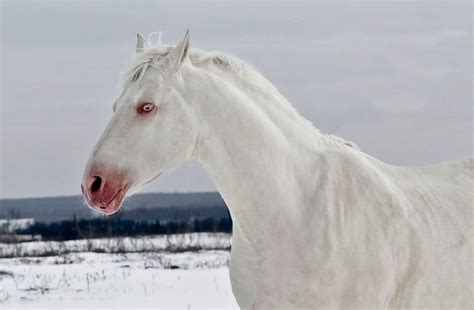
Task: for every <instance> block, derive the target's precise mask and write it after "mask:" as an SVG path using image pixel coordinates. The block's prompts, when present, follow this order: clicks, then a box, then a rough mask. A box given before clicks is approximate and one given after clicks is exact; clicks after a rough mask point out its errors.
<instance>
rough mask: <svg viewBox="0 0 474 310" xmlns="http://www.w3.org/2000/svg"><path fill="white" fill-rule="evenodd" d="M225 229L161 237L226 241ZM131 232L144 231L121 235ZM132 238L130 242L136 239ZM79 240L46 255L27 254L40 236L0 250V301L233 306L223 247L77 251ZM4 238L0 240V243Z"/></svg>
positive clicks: (6, 303) (102, 241) (14, 305)
mask: <svg viewBox="0 0 474 310" xmlns="http://www.w3.org/2000/svg"><path fill="white" fill-rule="evenodd" d="M228 237H229V236H228V235H225V234H186V235H177V236H173V237H171V238H170V237H168V240H174V241H177V240H181V241H179V242H182V240H187V242H189V243H188V245H199V246H202V245H205V244H207V246H209V247H211V246H214V247H215V245H216V244H225V243H226V242H229V238H228ZM131 239H137V240H142V239H145V238H128V239H127V240H129V241H130V240H131ZM148 239H150V240H152V241H153V242H155V244H156V245H157V244H159V243H160V242H163V240H167V238H166V237H165V236H156V237H148ZM137 240H135V242H136V243H140V242H142V241H137ZM193 240H194V241H193ZM218 240H220V241H218ZM224 240H227V241H224ZM85 241H86V240H80V241H74V242H71V241H68V242H66V243H65V245H63V246H61V247H62V248H64V246H66V247H67V246H76V248H74V247H72V249H74V251H75V252H72V251H71V252H69V253H63V254H58V255H51V256H30V254H33V253H34V251H33V250H36V251H38V249H40V248H43V247H44V246H45V245H46V246H48V244H47V243H45V242H31V243H29V244H25V245H22V244H19V245H20V246H25V249H28V250H24V251H23V252H21V253H23V254H24V257H12V258H1V259H0V308H3V307H4V308H5V309H11V308H31V307H35V308H38V307H45V308H48V309H49V308H61V309H64V308H71V307H81V308H83V307H93V308H94V307H100V308H103V307H114V308H117V307H119V308H137V307H153V308H160V309H166V308H178V309H179V308H181V309H196V308H219V309H236V308H237V304H236V302H235V299H234V297H233V295H232V291H231V286H230V281H229V274H228V263H229V257H230V252H229V251H228V249H225V250H222V249H200V250H196V247H192V248H191V249H192V250H184V247H181V248H179V250H178V251H175V249H176V248H173V247H171V249H172V250H173V251H169V249H162V250H157V249H156V248H155V249H153V250H147V251H145V250H142V251H140V252H131V253H130V252H120V253H113V251H111V250H110V249H107V250H108V251H109V253H93V252H89V251H79V250H80V249H79V247H77V245H81V244H82V242H85ZM93 241H94V242H95V243H96V245H97V244H101V245H102V246H103V245H104V244H107V242H109V240H107V239H98V240H93ZM174 241H169V242H170V243H171V244H173V242H174ZM110 244H112V243H110ZM125 244H127V243H126V242H125ZM129 244H130V243H129ZM175 244H176V243H175ZM5 246H6V245H3V244H0V248H3V247H5ZM61 247H58V248H61ZM130 249H132V247H130ZM133 249H136V247H135V248H133ZM122 250H123V248H122ZM28 251H30V252H28ZM48 253H51V252H48ZM2 306H3V307H2Z"/></svg>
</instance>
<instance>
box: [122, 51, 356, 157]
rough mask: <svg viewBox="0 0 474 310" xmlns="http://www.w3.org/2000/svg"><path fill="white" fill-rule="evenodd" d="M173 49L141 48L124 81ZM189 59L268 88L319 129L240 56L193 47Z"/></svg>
mask: <svg viewBox="0 0 474 310" xmlns="http://www.w3.org/2000/svg"><path fill="white" fill-rule="evenodd" d="M172 49H173V46H168V45H165V46H159V47H151V48H146V49H143V51H142V52H140V53H137V55H136V58H135V59H134V63H133V65H132V68H131V69H130V70H129V71H128V72H127V73H126V74H125V83H127V84H129V83H133V82H136V81H139V80H140V79H141V78H142V77H143V76H144V74H145V73H146V71H147V70H148V68H150V67H154V68H155V69H158V70H160V67H161V65H163V64H164V63H165V62H166V56H167V55H168V54H169V53H170V52H171V50H172ZM189 60H190V61H191V63H192V64H193V65H195V66H198V67H206V68H208V69H210V70H213V69H217V70H224V71H227V72H228V73H231V74H233V76H234V77H236V78H238V79H239V80H240V81H242V82H244V83H245V84H246V85H248V86H251V87H252V88H255V89H257V91H259V92H261V91H266V92H269V93H270V95H272V96H274V97H275V98H276V99H277V101H279V102H281V103H282V105H283V106H284V107H285V108H286V112H287V113H291V114H293V116H294V117H295V119H297V120H299V121H302V122H303V123H304V124H305V125H306V126H307V127H309V128H311V129H312V130H315V131H317V132H318V133H319V130H318V129H317V128H316V127H314V125H313V124H312V123H311V122H309V121H307V120H306V119H304V118H303V117H301V115H300V114H299V113H298V112H297V111H296V109H295V108H294V107H293V106H292V105H291V104H290V103H289V102H288V101H287V100H286V99H285V98H284V97H283V96H282V95H281V94H280V93H279V91H278V90H277V89H276V88H275V86H274V85H273V84H272V83H270V82H269V81H268V80H267V79H266V78H265V77H264V76H263V75H262V74H260V73H259V72H258V71H257V70H255V69H254V68H253V67H252V66H251V65H249V64H247V63H245V62H243V61H242V60H240V59H237V58H235V57H232V56H229V55H226V54H225V53H223V52H218V51H213V52H204V51H201V50H196V49H192V50H191V51H190V52H189ZM320 134H321V136H322V138H323V139H324V140H325V141H327V142H328V143H335V144H338V145H343V146H348V147H350V148H353V149H357V150H359V147H358V146H357V145H356V144H355V143H353V142H351V141H347V140H345V139H343V138H341V137H337V136H334V135H329V134H322V133H320Z"/></svg>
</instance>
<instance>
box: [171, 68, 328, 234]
mask: <svg viewBox="0 0 474 310" xmlns="http://www.w3.org/2000/svg"><path fill="white" fill-rule="evenodd" d="M182 74H183V79H184V80H186V83H184V84H183V85H182V86H181V87H182V89H179V90H178V91H179V93H180V94H181V96H182V97H183V98H184V99H185V100H186V101H187V102H189V103H190V104H191V105H192V106H193V108H194V110H195V113H196V115H197V119H198V123H199V129H198V138H197V141H196V145H195V148H194V151H193V154H192V157H193V158H194V159H196V160H198V161H199V162H201V164H202V165H203V166H204V168H205V169H206V171H207V172H208V173H209V175H210V176H211V178H212V179H213V180H214V182H215V184H216V186H217V188H218V190H219V192H220V194H221V195H222V197H223V198H224V200H225V201H226V203H227V205H228V206H229V210H230V213H231V215H232V218H233V220H234V223H235V224H236V225H237V228H238V226H239V224H240V225H241V227H242V230H245V231H248V233H249V234H250V233H254V230H253V229H252V227H247V228H245V227H243V226H245V225H246V224H248V223H251V222H252V221H260V224H261V223H262V222H261V220H262V219H263V218H266V219H267V221H268V218H269V213H271V210H268V208H270V207H272V208H274V207H275V206H267V205H265V204H267V203H268V204H271V203H272V202H271V201H268V202H267V201H265V200H266V199H267V198H266V197H270V196H271V197H273V199H278V197H277V195H278V194H279V193H282V192H285V188H286V189H288V187H287V183H286V182H288V180H289V179H291V175H292V174H294V173H295V171H304V170H305V169H307V167H308V161H310V160H312V158H313V156H314V152H316V150H317V149H318V147H319V146H321V145H322V144H323V141H324V139H322V138H321V135H320V134H319V132H318V131H317V130H316V129H314V128H312V127H311V126H309V125H308V124H307V123H305V122H304V121H303V119H302V118H301V117H300V119H298V116H297V115H295V113H296V112H293V111H291V110H290V111H287V109H286V108H285V107H284V106H283V105H284V104H285V102H279V101H278V100H284V98H283V97H282V96H281V95H279V96H278V94H276V95H271V94H263V95H260V96H259V95H256V94H257V93H259V92H258V91H252V90H250V91H249V90H248V88H247V87H246V85H242V84H243V83H238V82H237V81H236V79H230V78H228V77H226V76H223V75H220V74H214V73H212V72H209V71H207V70H203V69H200V68H195V67H191V68H188V69H187V70H183V73H182ZM262 91H265V90H262ZM296 150H297V151H296ZM296 154H297V158H296ZM256 204H258V207H259V208H258V210H257V209H255V205H256ZM274 214H275V216H277V215H276V214H278V211H275V212H274ZM280 214H281V215H280V216H288V213H285V212H282V213H280ZM254 223H256V222H254ZM250 226H252V225H251V224H250ZM262 227H263V226H262Z"/></svg>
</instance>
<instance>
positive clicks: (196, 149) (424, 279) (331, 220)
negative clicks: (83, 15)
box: [82, 34, 474, 309]
mask: <svg viewBox="0 0 474 310" xmlns="http://www.w3.org/2000/svg"><path fill="white" fill-rule="evenodd" d="M114 111H115V113H114V115H113V117H112V120H111V121H110V123H109V125H108V127H107V129H106V130H105V132H104V134H103V136H102V137H101V138H100V140H99V142H98V143H97V145H96V147H95V149H94V151H93V152H92V155H91V157H90V160H89V163H88V165H87V168H86V170H85V174H84V180H83V183H82V188H83V193H84V196H85V199H86V201H87V203H88V205H89V206H90V207H92V208H95V209H98V210H100V211H101V212H103V213H105V214H112V213H114V212H116V211H117V210H119V208H120V206H121V205H122V201H123V199H124V197H125V195H126V194H130V193H132V192H135V191H136V190H138V189H139V188H140V187H142V186H143V185H144V184H146V183H148V182H150V181H151V180H153V179H155V178H156V177H158V176H159V175H160V174H161V173H162V172H163V171H165V170H169V169H173V168H175V167H177V166H179V165H180V164H182V163H183V162H184V161H185V160H188V159H194V160H197V161H199V162H200V163H201V164H202V165H203V166H204V168H205V169H206V171H207V172H208V173H209V174H210V176H211V177H212V178H213V180H214V182H215V184H216V186H217V187H218V189H219V192H220V194H221V195H222V197H223V198H224V200H225V202H226V203H227V206H228V207H229V210H230V213H231V216H232V219H233V225H234V226H233V236H232V253H231V261H230V279H231V283H232V290H233V293H234V295H235V297H236V300H237V302H238V304H239V306H240V307H242V308H246V309H248V308H250V309H254V308H313V309H314V308H319V309H322V308H370V309H385V308H439V309H447V308H472V307H473V281H472V276H473V265H472V263H473V261H472V237H473V220H472V198H473V194H472V189H473V166H474V165H473V163H474V161H473V159H466V160H462V161H456V162H447V163H442V164H438V165H433V166H426V167H415V168H406V167H395V166H391V165H388V164H385V163H383V162H381V161H379V160H377V159H375V158H373V157H371V156H369V155H367V154H365V153H363V152H361V151H360V150H359V149H358V148H357V147H356V146H355V145H354V144H352V143H350V142H347V141H344V140H343V139H340V138H337V137H334V136H329V135H325V134H322V133H320V132H319V131H318V130H317V129H316V128H314V127H313V126H312V124H311V123H310V122H308V121H306V120H305V119H304V118H303V117H301V116H300V115H299V114H298V113H297V112H296V110H295V109H294V108H293V107H292V106H291V105H290V104H289V103H288V101H287V100H286V99H285V98H284V97H283V96H282V95H281V94H280V93H279V92H278V91H277V89H275V87H274V86H273V85H272V84H271V83H270V82H269V81H268V80H266V79H265V78H264V77H263V76H262V75H260V74H259V73H258V72H256V71H255V70H254V69H252V67H250V66H249V65H247V64H245V63H243V62H241V61H239V60H236V59H233V58H230V57H228V56H226V55H224V54H223V53H218V52H209V53H205V52H200V51H190V50H189V36H188V34H186V36H185V38H184V40H183V41H182V42H181V43H180V44H179V45H177V46H176V47H175V48H172V47H169V46H161V47H156V48H153V47H150V46H149V43H147V41H146V40H145V39H144V38H143V37H142V36H141V35H139V36H138V44H137V54H136V59H135V61H134V64H133V67H132V69H131V70H130V72H129V74H128V75H127V76H126V82H125V87H124V90H123V93H122V94H121V95H120V97H119V98H118V99H117V101H116V102H115V105H114Z"/></svg>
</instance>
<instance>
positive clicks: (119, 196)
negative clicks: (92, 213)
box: [99, 187, 126, 215]
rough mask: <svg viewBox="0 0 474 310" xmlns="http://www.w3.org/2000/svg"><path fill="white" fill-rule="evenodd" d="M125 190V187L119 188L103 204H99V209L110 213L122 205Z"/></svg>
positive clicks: (104, 212) (107, 213)
mask: <svg viewBox="0 0 474 310" xmlns="http://www.w3.org/2000/svg"><path fill="white" fill-rule="evenodd" d="M125 194H126V190H125V188H124V187H123V188H121V189H119V190H118V191H117V193H115V195H114V196H113V197H112V199H110V201H109V202H107V203H106V204H104V205H99V211H100V212H102V213H103V214H105V215H112V214H114V213H116V212H118V210H120V208H121V207H122V204H123V201H124V198H125Z"/></svg>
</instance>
